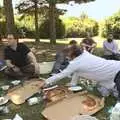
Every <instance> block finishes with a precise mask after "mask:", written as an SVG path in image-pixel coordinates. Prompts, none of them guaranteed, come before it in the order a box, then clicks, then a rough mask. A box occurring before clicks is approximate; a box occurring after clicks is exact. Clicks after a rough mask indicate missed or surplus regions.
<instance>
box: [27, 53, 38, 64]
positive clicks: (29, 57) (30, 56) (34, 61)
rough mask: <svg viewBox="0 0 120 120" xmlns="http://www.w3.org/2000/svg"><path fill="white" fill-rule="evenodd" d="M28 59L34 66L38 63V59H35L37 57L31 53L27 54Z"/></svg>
mask: <svg viewBox="0 0 120 120" xmlns="http://www.w3.org/2000/svg"><path fill="white" fill-rule="evenodd" d="M27 57H28V59H29V61H30V62H31V63H33V64H36V63H37V60H36V57H35V55H34V54H33V53H32V52H29V53H28V54H27Z"/></svg>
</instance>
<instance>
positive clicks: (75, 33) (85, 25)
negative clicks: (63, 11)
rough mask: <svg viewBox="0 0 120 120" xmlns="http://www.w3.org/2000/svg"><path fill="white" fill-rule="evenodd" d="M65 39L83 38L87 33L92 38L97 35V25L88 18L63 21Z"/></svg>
mask: <svg viewBox="0 0 120 120" xmlns="http://www.w3.org/2000/svg"><path fill="white" fill-rule="evenodd" d="M64 23H65V26H66V37H85V36H86V33H87V32H90V33H91V35H92V36H96V35H98V23H97V22H96V21H94V20H92V19H90V18H88V17H85V18H81V17H80V18H75V17H74V18H73V17H72V18H69V19H66V20H64Z"/></svg>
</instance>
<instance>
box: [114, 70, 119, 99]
mask: <svg viewBox="0 0 120 120" xmlns="http://www.w3.org/2000/svg"><path fill="white" fill-rule="evenodd" d="M114 82H115V85H116V87H117V90H118V100H119V101H120V71H119V72H118V73H117V75H116V77H115V79H114Z"/></svg>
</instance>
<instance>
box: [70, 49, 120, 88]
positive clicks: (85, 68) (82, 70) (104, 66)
mask: <svg viewBox="0 0 120 120" xmlns="http://www.w3.org/2000/svg"><path fill="white" fill-rule="evenodd" d="M71 64H73V66H74V67H77V69H76V72H78V73H79V75H80V77H84V78H86V79H91V80H96V81H98V82H101V83H102V82H103V85H104V83H108V84H109V83H111V86H113V84H114V82H113V81H114V77H115V75H116V74H117V73H118V71H119V70H120V61H114V60H105V59H103V58H100V57H97V56H95V55H92V54H90V53H88V52H87V51H84V52H83V53H82V54H81V55H80V56H78V57H77V58H75V59H74V60H73V61H72V62H71ZM108 87H110V86H108Z"/></svg>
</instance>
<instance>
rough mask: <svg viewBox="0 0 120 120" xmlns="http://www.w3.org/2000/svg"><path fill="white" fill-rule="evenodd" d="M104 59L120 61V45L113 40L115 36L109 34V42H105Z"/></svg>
mask: <svg viewBox="0 0 120 120" xmlns="http://www.w3.org/2000/svg"><path fill="white" fill-rule="evenodd" d="M103 49H104V58H105V59H108V60H120V59H119V56H120V52H119V50H118V45H117V44H116V42H115V41H114V39H113V35H112V34H109V35H108V38H107V40H105V41H104V42H103Z"/></svg>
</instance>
